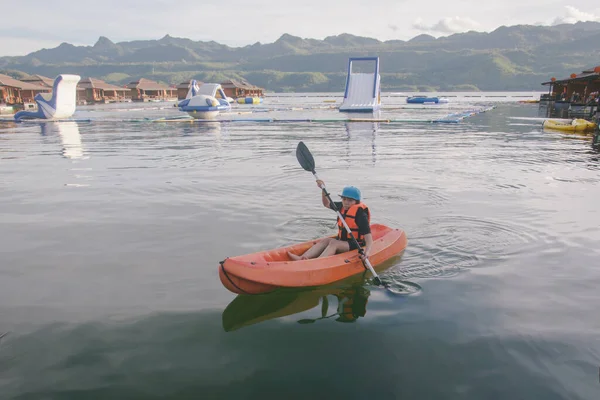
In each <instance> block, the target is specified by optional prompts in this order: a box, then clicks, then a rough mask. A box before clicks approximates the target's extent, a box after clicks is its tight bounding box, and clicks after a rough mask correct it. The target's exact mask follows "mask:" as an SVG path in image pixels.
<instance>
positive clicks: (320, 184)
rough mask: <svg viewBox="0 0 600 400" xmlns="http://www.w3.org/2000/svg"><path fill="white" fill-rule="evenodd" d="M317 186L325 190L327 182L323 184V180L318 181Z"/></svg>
mask: <svg viewBox="0 0 600 400" xmlns="http://www.w3.org/2000/svg"><path fill="white" fill-rule="evenodd" d="M317 186H318V187H319V188H320V189H323V186H325V182H323V181H322V180H320V179H317Z"/></svg>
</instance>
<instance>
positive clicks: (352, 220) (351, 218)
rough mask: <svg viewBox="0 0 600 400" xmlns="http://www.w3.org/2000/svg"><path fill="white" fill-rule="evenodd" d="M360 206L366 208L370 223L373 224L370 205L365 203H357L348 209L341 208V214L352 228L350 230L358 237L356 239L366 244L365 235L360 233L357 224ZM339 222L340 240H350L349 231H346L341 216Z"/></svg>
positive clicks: (361, 243)
mask: <svg viewBox="0 0 600 400" xmlns="http://www.w3.org/2000/svg"><path fill="white" fill-rule="evenodd" d="M360 208H362V209H363V210H365V212H366V213H367V220H368V221H369V225H371V212H370V211H369V207H367V205H366V204H365V203H358V204H355V205H353V206H352V207H350V208H349V209H347V210H346V209H344V208H342V209H341V210H340V214H342V217H344V220H345V221H346V224H348V228H350V230H351V231H352V234H353V235H354V237H355V238H356V241H357V242H358V243H359V244H360V245H361V246H364V244H365V235H360V234H359V233H358V225H357V224H356V213H357V212H358V210H359V209H360ZM337 224H338V235H337V238H338V240H346V241H350V236H349V235H348V232H346V228H344V224H343V223H342V221H341V220H340V218H339V217H338V222H337Z"/></svg>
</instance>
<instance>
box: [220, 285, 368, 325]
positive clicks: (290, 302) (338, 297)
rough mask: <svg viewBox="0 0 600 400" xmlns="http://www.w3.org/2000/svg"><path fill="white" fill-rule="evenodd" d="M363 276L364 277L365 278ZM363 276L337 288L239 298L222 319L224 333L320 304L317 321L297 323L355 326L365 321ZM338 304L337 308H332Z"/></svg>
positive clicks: (366, 291)
mask: <svg viewBox="0 0 600 400" xmlns="http://www.w3.org/2000/svg"><path fill="white" fill-rule="evenodd" d="M364 275H366V274H364ZM364 279H365V277H364V276H358V277H352V278H350V279H349V280H345V281H343V282H342V283H338V284H336V285H329V286H322V287H319V288H316V289H309V290H307V289H286V290H280V291H278V292H274V293H268V294H261V295H252V296H250V295H244V294H240V295H238V296H237V297H236V298H235V299H233V301H232V302H231V303H229V305H228V306H227V308H225V310H224V311H223V315H222V322H223V329H224V330H225V331H226V332H230V331H234V330H237V329H240V328H242V327H245V326H249V325H254V324H257V323H260V322H264V321H268V320H271V319H275V318H281V317H285V316H288V315H293V314H297V313H301V312H304V311H307V310H310V309H312V308H315V307H318V306H319V304H321V313H320V317H316V318H305V319H300V320H298V321H297V322H298V323H301V324H306V323H314V322H316V321H318V320H322V319H329V318H332V319H334V320H335V321H338V322H354V321H356V320H357V319H358V318H359V317H364V316H365V314H366V312H367V310H366V306H367V300H368V297H369V295H370V291H369V289H367V288H366V287H365V286H363V284H364ZM334 301H337V304H333V302H334Z"/></svg>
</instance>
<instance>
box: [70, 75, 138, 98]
mask: <svg viewBox="0 0 600 400" xmlns="http://www.w3.org/2000/svg"><path fill="white" fill-rule="evenodd" d="M77 89H83V99H80V100H84V101H85V102H86V103H88V104H94V103H114V102H122V101H129V100H131V90H130V89H129V88H125V87H119V86H115V85H111V84H110V83H106V82H104V81H103V80H100V79H96V78H85V79H82V80H81V81H79V84H78V85H77ZM78 94H79V91H78Z"/></svg>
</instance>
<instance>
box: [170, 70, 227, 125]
mask: <svg viewBox="0 0 600 400" xmlns="http://www.w3.org/2000/svg"><path fill="white" fill-rule="evenodd" d="M189 87H190V89H189V90H188V93H187V96H186V97H185V100H182V101H181V103H179V104H178V107H179V110H180V111H184V112H187V113H188V114H189V115H191V116H192V117H193V118H195V119H214V118H216V117H217V115H218V114H219V113H220V112H222V111H229V110H230V109H231V104H230V103H229V101H227V96H225V92H224V91H223V88H222V87H221V85H219V84H218V83H204V84H202V85H201V86H198V82H197V81H196V80H194V79H192V80H191V81H190V86H189Z"/></svg>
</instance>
